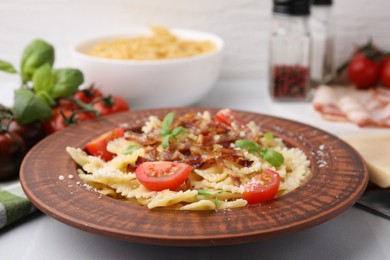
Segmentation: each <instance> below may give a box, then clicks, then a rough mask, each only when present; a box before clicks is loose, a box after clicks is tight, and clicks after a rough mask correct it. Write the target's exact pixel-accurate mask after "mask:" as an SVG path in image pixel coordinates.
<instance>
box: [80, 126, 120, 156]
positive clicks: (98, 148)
mask: <svg viewBox="0 0 390 260" xmlns="http://www.w3.org/2000/svg"><path fill="white" fill-rule="evenodd" d="M124 135H125V129H124V128H122V127H120V128H116V129H114V130H112V131H110V132H107V133H104V134H102V135H101V136H99V137H98V138H96V139H94V140H92V141H91V142H89V143H88V144H87V145H86V146H85V150H86V151H87V152H88V153H89V154H91V155H93V156H100V158H102V159H103V160H104V161H109V160H111V159H112V158H113V157H114V154H112V153H110V152H109V151H107V144H108V142H110V141H111V140H114V139H116V138H119V137H122V136H124Z"/></svg>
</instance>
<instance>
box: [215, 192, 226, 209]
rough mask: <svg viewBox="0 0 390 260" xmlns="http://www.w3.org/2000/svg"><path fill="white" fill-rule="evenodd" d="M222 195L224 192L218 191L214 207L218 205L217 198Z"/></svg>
mask: <svg viewBox="0 0 390 260" xmlns="http://www.w3.org/2000/svg"><path fill="white" fill-rule="evenodd" d="M222 193H224V190H221V191H218V193H217V197H216V198H215V201H214V204H215V206H217V205H218V203H219V196H221V194H222Z"/></svg>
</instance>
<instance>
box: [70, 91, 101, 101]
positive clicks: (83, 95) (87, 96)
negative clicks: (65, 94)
mask: <svg viewBox="0 0 390 260" xmlns="http://www.w3.org/2000/svg"><path fill="white" fill-rule="evenodd" d="M102 96H103V93H102V92H101V91H100V90H98V89H96V88H94V87H90V88H87V89H82V90H79V91H77V92H76V93H75V94H74V95H73V98H75V99H77V100H80V101H81V102H84V103H87V104H89V103H91V102H92V101H94V100H96V99H97V98H99V97H102Z"/></svg>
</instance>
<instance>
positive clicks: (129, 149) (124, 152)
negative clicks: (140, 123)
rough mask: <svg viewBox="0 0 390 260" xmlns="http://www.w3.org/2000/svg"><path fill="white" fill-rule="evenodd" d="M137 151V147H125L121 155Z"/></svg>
mask: <svg viewBox="0 0 390 260" xmlns="http://www.w3.org/2000/svg"><path fill="white" fill-rule="evenodd" d="M138 149H139V146H138V145H136V144H132V145H129V146H127V147H126V148H125V149H124V150H123V151H122V153H123V154H131V153H133V152H135V151H137V150H138Z"/></svg>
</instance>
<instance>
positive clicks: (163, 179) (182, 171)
mask: <svg viewBox="0 0 390 260" xmlns="http://www.w3.org/2000/svg"><path fill="white" fill-rule="evenodd" d="M191 170H192V167H191V166H190V165H188V164H186V163H177V162H165V161H158V162H144V163H142V164H141V165H140V166H138V167H137V169H136V170H135V175H136V176H137V179H138V180H139V181H140V182H141V183H142V185H144V186H145V187H146V188H147V189H148V190H152V191H161V190H165V189H170V190H175V189H176V188H177V187H179V186H180V185H181V184H182V183H183V182H185V181H186V180H187V178H188V176H189V175H190V173H191Z"/></svg>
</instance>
